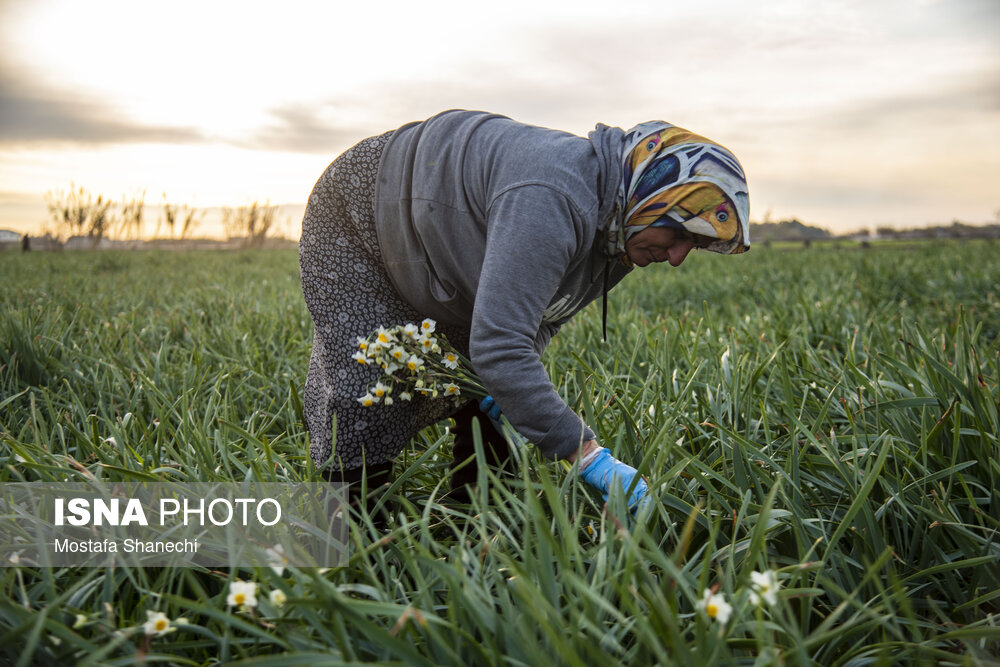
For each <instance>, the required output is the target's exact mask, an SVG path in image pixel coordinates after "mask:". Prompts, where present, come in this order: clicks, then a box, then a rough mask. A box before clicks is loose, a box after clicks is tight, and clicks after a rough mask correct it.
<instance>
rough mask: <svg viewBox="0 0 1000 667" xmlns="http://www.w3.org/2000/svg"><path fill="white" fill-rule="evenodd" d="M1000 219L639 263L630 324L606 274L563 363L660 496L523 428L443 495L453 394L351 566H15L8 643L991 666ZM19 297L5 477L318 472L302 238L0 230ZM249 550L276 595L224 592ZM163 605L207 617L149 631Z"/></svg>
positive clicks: (207, 659) (196, 650)
mask: <svg viewBox="0 0 1000 667" xmlns="http://www.w3.org/2000/svg"><path fill="white" fill-rule="evenodd" d="M997 249H998V248H997V245H996V244H995V243H994V244H991V243H986V242H982V243H966V244H949V243H942V244H923V245H920V246H918V247H908V248H897V247H894V246H892V245H888V244H887V245H881V244H880V245H879V246H878V247H873V248H872V249H869V250H861V249H848V248H844V249H840V250H837V249H831V248H828V247H816V246H815V245H814V247H812V248H809V249H805V250H804V249H801V248H795V249H790V250H784V249H779V248H771V249H764V248H760V249H755V250H754V251H752V252H751V253H749V254H748V255H745V256H741V257H719V256H713V255H707V254H697V253H696V254H694V255H692V257H690V258H689V259H688V261H687V262H686V263H685V265H684V266H683V267H681V268H679V269H670V268H669V267H655V268H650V269H647V270H641V271H639V272H637V274H635V275H633V276H630V278H629V279H626V281H625V282H624V283H623V285H622V286H621V287H620V288H618V289H617V290H615V292H613V293H612V295H611V309H610V317H609V336H608V342H607V343H602V342H601V336H600V311H599V309H598V308H597V306H596V304H595V305H593V306H591V307H590V309H588V310H587V311H585V312H584V313H583V314H581V316H579V317H578V318H577V319H576V320H575V321H574V322H573V323H571V324H570V325H569V326H567V327H566V328H565V329H564V330H563V331H562V332H561V333H560V335H559V336H558V337H557V338H556V339H555V340H554V341H553V344H552V345H551V347H550V349H549V350H548V351H547V353H546V355H545V362H546V364H547V366H548V368H549V370H550V373H551V376H552V378H553V381H554V382H555V384H556V385H557V387H558V388H559V389H560V391H561V392H562V394H563V396H564V397H565V398H566V399H567V401H568V402H569V403H570V404H571V405H573V406H574V407H575V408H577V409H578V410H579V411H580V412H581V413H583V414H584V415H585V417H586V419H587V421H588V423H590V424H591V426H592V427H593V428H594V429H595V431H596V432H597V433H598V438H599V439H600V440H601V441H602V444H604V445H606V446H608V447H610V448H611V449H612V451H613V452H614V453H615V454H616V455H617V456H618V458H621V459H623V460H625V461H629V462H631V463H632V464H634V465H636V466H637V467H638V468H639V469H640V471H641V472H642V473H643V474H644V475H645V476H646V477H647V479H648V480H649V482H650V488H651V489H652V492H653V495H654V497H655V500H656V502H655V506H654V507H653V509H652V512H651V513H650V514H649V515H648V516H646V517H643V520H641V521H639V522H636V523H634V524H631V525H629V523H628V522H627V521H626V520H625V519H624V518H623V517H625V516H627V513H626V512H625V511H624V508H623V507H622V506H621V504H620V503H613V504H612V506H610V507H609V508H608V511H607V512H605V511H604V509H603V507H602V505H603V503H602V501H601V499H600V497H599V496H598V495H596V494H595V493H594V492H592V491H591V490H590V489H589V487H587V486H586V485H585V484H582V483H580V482H578V481H577V480H576V479H575V477H574V476H572V475H567V473H566V471H565V469H564V468H563V467H562V466H561V465H558V464H553V463H549V462H544V461H542V460H541V458H540V457H539V456H538V454H537V452H535V451H534V450H533V449H530V448H529V449H527V450H522V456H521V477H520V479H519V480H517V481H514V482H509V483H507V484H506V485H499V484H493V485H491V486H490V488H491V494H492V495H491V497H486V494H485V493H482V494H480V496H479V497H476V498H474V502H473V505H472V506H471V508H469V507H467V506H453V505H447V504H439V503H438V502H437V501H436V499H437V498H438V497H439V496H440V495H441V493H442V491H443V490H446V489H447V470H448V463H449V461H450V454H449V450H450V446H451V445H450V442H449V436H448V434H447V430H446V429H445V428H444V426H445V425H441V426H439V427H435V428H434V429H430V430H428V431H426V432H424V433H422V434H421V436H420V437H419V438H418V439H417V440H416V441H415V442H414V443H413V444H412V445H411V447H409V448H408V449H407V450H406V451H405V452H404V454H403V455H402V456H401V458H400V459H399V465H397V468H396V482H395V484H394V485H393V488H392V496H393V501H394V507H395V508H396V511H397V514H396V516H395V519H394V522H393V523H392V525H391V527H390V530H389V531H388V532H386V533H379V532H376V531H375V530H374V528H373V527H372V526H371V523H370V521H368V519H367V517H359V521H358V522H357V524H356V525H355V527H354V528H352V537H351V556H350V562H349V564H348V565H347V566H346V567H343V568H337V569H332V570H328V571H324V572H317V571H310V570H296V569H289V570H286V571H285V572H284V573H283V574H282V575H280V576H279V575H278V574H277V573H275V572H274V571H272V570H270V569H266V568H264V569H259V570H248V571H241V572H229V571H206V570H198V569H172V568H156V569H154V568H149V569H130V568H126V567H119V568H114V569H37V568H26V567H5V568H2V569H0V593H2V595H0V662H3V663H4V664H21V665H27V664H75V663H79V664H132V663H133V662H135V661H136V660H137V659H139V658H144V659H145V660H146V661H147V662H150V663H153V662H166V663H172V664H197V665H207V664H218V663H221V662H230V661H243V660H246V661H247V662H248V663H252V664H260V665H305V664H309V665H314V664H342V663H368V662H379V663H383V664H413V665H436V664H462V665H481V664H507V665H581V666H582V665H595V664H626V665H641V666H646V665H653V664H680V665H695V664H703V665H730V664H733V665H735V664H742V665H781V664H787V665H811V664H816V665H845V666H846V665H867V664H878V665H913V664H943V665H948V664H960V665H985V664H998V663H997V662H996V660H997V659H996V657H995V656H996V655H997V654H998V653H1000V490H998V489H1000V442H998V433H1000V424H998V401H1000V390H998V377H1000V357H998V348H1000V343H998V338H1000V294H998V290H997V285H1000V253H998V252H997ZM0 304H2V305H0V462H2V464H3V465H2V469H0V481H5V482H15V481H41V480H49V481H53V480H68V481H73V480H80V479H83V478H86V477H89V476H96V477H100V478H103V479H107V480H122V479H172V480H181V481H183V480H188V481H213V480H244V479H251V480H258V481H283V480H303V479H305V480H318V475H317V473H316V471H315V470H314V469H313V468H312V467H311V465H310V463H309V457H308V441H307V435H306V433H305V429H304V426H303V422H302V408H301V401H300V393H301V388H302V385H303V383H304V379H305V372H306V368H307V361H308V355H309V348H310V342H311V323H310V321H309V318H308V314H307V312H306V309H305V306H304V304H303V301H302V297H301V293H300V288H299V283H298V271H297V257H296V255H295V253H294V252H285V251H271V252H260V253H253V252H245V253H212V252H208V251H204V252H190V253H161V254H156V253H148V252H135V253H121V254H118V253H112V252H104V253H84V252H80V253H63V254H42V253H29V254H23V255H22V254H20V253H7V254H5V255H2V256H0ZM387 324H394V323H387ZM483 488H485V487H483ZM768 570H771V571H776V572H777V576H778V580H779V582H780V590H779V591H778V596H777V601H776V602H775V603H774V604H768V603H763V604H754V602H753V600H752V599H751V598H752V595H751V593H752V592H753V587H752V579H751V573H752V572H754V571H759V572H765V571H768ZM237 578H239V579H243V580H247V581H254V582H257V583H258V585H259V588H258V593H257V595H258V598H259V599H260V600H261V602H260V605H259V606H257V607H256V608H254V609H252V610H249V611H235V610H234V609H235V608H232V607H228V606H227V604H226V598H227V595H228V594H229V592H230V582H231V581H233V580H235V579H237ZM705 589H712V590H715V591H717V592H719V593H722V594H723V595H724V596H725V600H726V603H727V604H728V605H731V607H732V614H731V617H730V618H729V619H728V621H727V622H726V623H721V622H719V618H718V617H717V618H716V619H714V620H713V619H711V618H709V616H708V615H707V614H706V613H705V612H704V611H703V610H702V609H701V608H700V607H699V601H701V600H702V595H703V591H704V590H705ZM272 591H281V593H283V594H284V596H285V597H286V598H287V601H286V602H285V604H284V605H283V606H280V607H279V606H277V604H273V603H271V602H270V601H269V600H268V595H269V593H270V592H272ZM149 611H160V612H163V613H164V614H166V616H167V617H168V618H169V619H171V620H172V621H175V620H176V619H177V618H178V617H183V618H185V619H186V620H187V621H188V623H187V624H186V625H177V624H176V623H175V624H174V625H175V626H176V627H178V628H179V629H178V630H177V631H176V632H172V633H170V634H166V635H163V636H155V637H151V636H147V635H146V634H145V633H144V631H143V629H142V625H143V624H144V623H145V622H146V620H147V612H149Z"/></svg>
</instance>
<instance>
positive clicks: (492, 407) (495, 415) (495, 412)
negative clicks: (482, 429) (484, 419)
mask: <svg viewBox="0 0 1000 667" xmlns="http://www.w3.org/2000/svg"><path fill="white" fill-rule="evenodd" d="M479 409H480V410H482V411H483V412H485V413H486V414H487V415H489V417H490V419H492V420H493V421H497V420H498V419H500V415H501V414H502V413H501V412H500V406H499V405H497V403H496V401H494V400H493V397H492V396H487V397H486V398H484V399H483V400H481V401H479Z"/></svg>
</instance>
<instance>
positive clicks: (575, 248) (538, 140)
mask: <svg viewBox="0 0 1000 667" xmlns="http://www.w3.org/2000/svg"><path fill="white" fill-rule="evenodd" d="M623 138H624V132H623V131H622V130H621V129H619V128H612V127H607V126H605V125H598V126H597V128H596V129H595V130H594V131H593V132H591V133H590V134H589V137H588V138H587V139H584V138H582V137H577V136H574V135H571V134H567V133H565V132H559V131H555V130H550V129H546V128H541V127H534V126H530V125H524V124H522V123H518V122H515V121H513V120H511V119H509V118H506V117H504V116H498V115H495V114H487V113H482V112H473V111H460V110H459V111H447V112H444V113H442V114H439V115H437V116H434V117H432V118H430V119H428V120H426V121H423V122H418V123H411V124H409V125H404V126H403V127H401V128H400V129H399V130H397V131H396V132H394V133H393V135H392V138H391V139H390V141H389V143H388V144H387V145H386V147H385V149H384V151H383V153H382V159H381V163H380V165H379V174H378V180H377V183H376V192H375V217H376V229H377V233H378V241H379V246H380V247H381V249H382V252H383V256H384V258H385V263H386V269H387V271H388V273H389V276H390V278H391V280H392V282H393V284H394V285H395V287H396V289H397V290H398V291H399V293H400V294H401V295H402V296H403V298H405V299H406V300H407V301H408V302H409V303H410V305H412V306H413V307H414V308H415V309H416V310H417V312H419V313H421V314H423V315H424V316H426V317H430V318H433V319H435V320H438V321H440V322H443V323H446V324H451V325H455V326H461V327H465V328H468V329H469V330H470V332H471V334H470V341H469V352H470V356H471V360H472V364H473V366H474V368H475V370H476V372H477V373H478V374H479V376H480V377H481V378H482V380H483V382H484V384H485V385H486V388H487V389H488V390H489V391H490V393H491V394H492V395H493V398H494V399H495V400H496V402H497V405H499V406H500V408H501V409H502V410H503V412H504V414H505V415H506V416H507V418H508V419H509V420H510V422H511V423H512V424H513V425H514V427H515V428H516V429H517V430H518V432H520V433H521V434H522V435H524V436H525V437H526V438H527V439H528V440H530V441H532V442H534V443H535V444H536V445H537V446H538V447H539V448H540V449H541V451H542V452H543V454H545V455H546V456H548V457H549V458H562V457H565V456H567V455H569V454H570V453H571V452H573V451H575V450H576V449H577V447H579V445H580V442H581V441H582V440H588V439H592V438H593V437H594V434H593V432H592V431H591V430H590V429H589V428H588V427H587V426H586V425H585V424H584V423H583V421H582V420H581V419H580V417H579V416H578V415H577V414H576V413H575V412H574V411H573V410H572V409H571V408H570V407H569V406H567V405H566V403H565V402H564V401H563V400H562V398H560V396H559V394H558V393H557V392H556V391H555V389H554V388H553V386H552V382H551V381H550V379H549V377H548V374H547V373H546V372H545V368H544V366H543V365H542V362H541V360H540V355H541V353H542V351H543V350H544V349H545V346H546V345H547V344H548V341H549V339H550V337H551V336H552V334H554V333H555V332H556V331H557V330H558V328H559V327H560V326H561V325H562V324H563V323H564V322H566V321H567V320H568V319H569V318H570V317H572V316H573V315H574V314H576V313H577V312H579V311H580V310H581V309H582V308H583V307H584V306H586V305H587V304H588V303H590V302H591V301H593V300H594V299H595V298H597V297H599V296H601V295H602V293H603V292H604V290H605V289H606V288H610V287H611V286H613V285H615V284H616V283H617V282H618V281H620V280H621V279H622V278H623V277H624V276H625V274H626V273H628V271H629V269H627V268H626V267H624V266H622V265H621V264H619V263H618V262H617V261H616V260H615V259H614V258H610V257H609V256H608V255H607V253H606V251H605V250H604V247H605V246H604V229H605V227H606V225H607V222H608V221H609V219H610V218H611V216H612V215H613V214H614V211H615V204H616V193H617V189H618V182H619V179H620V178H621V157H620V153H621V148H622V143H623ZM605 268H608V269H609V270H610V272H609V274H608V280H607V283H606V284H605V280H604V278H605Z"/></svg>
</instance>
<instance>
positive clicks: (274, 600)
mask: <svg viewBox="0 0 1000 667" xmlns="http://www.w3.org/2000/svg"><path fill="white" fill-rule="evenodd" d="M267 599H268V600H270V601H271V604H273V605H274V606H275V607H284V606H285V603H286V602H287V601H288V596H287V595H285V591H283V590H281V589H280V588H275V589H274V590H273V591H271V592H270V593H268V594H267Z"/></svg>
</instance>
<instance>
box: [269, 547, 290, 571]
mask: <svg viewBox="0 0 1000 667" xmlns="http://www.w3.org/2000/svg"><path fill="white" fill-rule="evenodd" d="M264 553H265V554H266V555H267V564H268V566H269V567H270V568H271V569H272V570H274V573H275V574H276V575H278V576H279V577H280V576H281V575H283V574H284V573H285V566H286V565H288V557H287V556H286V555H285V547H284V546H282V545H280V544H275V545H274V546H273V547H268V549H267V551H265V552H264Z"/></svg>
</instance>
